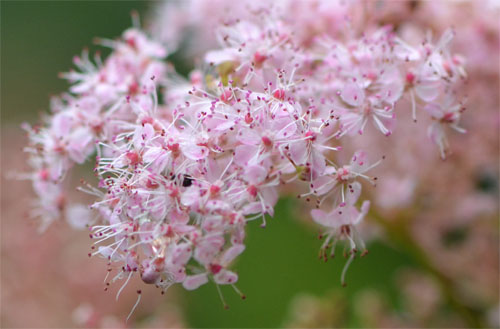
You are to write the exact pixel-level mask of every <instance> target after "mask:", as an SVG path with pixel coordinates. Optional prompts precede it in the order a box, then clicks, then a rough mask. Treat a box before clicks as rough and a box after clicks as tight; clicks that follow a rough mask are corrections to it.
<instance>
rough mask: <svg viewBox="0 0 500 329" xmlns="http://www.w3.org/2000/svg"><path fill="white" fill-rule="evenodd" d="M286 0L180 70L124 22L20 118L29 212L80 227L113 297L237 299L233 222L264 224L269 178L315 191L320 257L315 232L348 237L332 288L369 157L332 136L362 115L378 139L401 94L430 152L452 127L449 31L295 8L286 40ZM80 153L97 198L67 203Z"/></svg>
mask: <svg viewBox="0 0 500 329" xmlns="http://www.w3.org/2000/svg"><path fill="white" fill-rule="evenodd" d="M293 3H294V5H293V6H292V7H293V8H300V6H301V5H300V4H298V3H296V2H295V1H293ZM323 5H324V6H326V3H324V4H323ZM296 6H298V7H296ZM324 6H318V7H317V8H316V9H315V10H319V8H323V7H324ZM292 7H290V8H288V9H286V8H285V9H279V7H271V6H270V7H268V8H267V7H262V8H260V10H256V11H248V12H245V15H243V16H242V17H243V18H244V19H229V20H227V21H226V23H225V24H222V25H221V26H220V27H219V29H218V32H217V38H218V41H219V43H220V46H219V47H218V48H216V47H215V46H214V47H212V48H213V49H211V50H210V51H208V52H206V54H205V55H204V56H202V57H201V58H203V59H204V61H205V62H204V63H201V65H200V67H198V68H197V69H195V70H194V71H193V72H192V73H191V74H190V78H189V79H185V78H182V77H180V76H179V75H178V74H176V73H175V70H174V68H173V67H172V66H171V65H169V64H167V63H166V62H165V57H166V56H167V55H168V51H167V50H166V49H165V48H164V47H163V46H162V45H161V44H160V43H159V42H157V41H155V40H154V39H153V38H151V37H150V36H148V35H147V34H146V33H144V32H142V31H141V30H140V29H139V28H137V27H136V28H132V29H129V30H127V31H125V32H124V33H123V35H122V37H121V38H120V39H118V40H101V39H99V40H98V43H99V44H101V45H103V46H107V47H109V48H111V54H110V56H109V57H108V58H107V59H105V60H104V61H103V60H102V59H101V58H100V57H99V56H96V57H95V59H94V60H93V61H92V60H90V58H89V54H88V52H87V51H84V52H83V53H82V56H81V57H76V58H75V59H74V62H75V65H76V66H77V68H78V71H72V72H69V73H66V74H63V77H64V78H66V79H68V80H69V81H70V83H71V84H72V86H71V87H70V90H69V93H68V94H64V95H63V96H61V98H60V99H59V100H57V101H54V102H53V107H54V108H53V112H54V113H53V114H52V115H51V116H48V117H47V120H46V123H45V125H43V126H42V127H41V128H28V130H29V131H30V139H31V145H30V147H28V148H27V151H28V152H30V155H31V161H30V162H31V164H32V166H33V172H34V173H32V174H30V175H28V176H29V177H28V178H29V179H31V180H32V181H33V185H34V187H35V191H36V192H37V194H38V195H39V200H40V201H39V204H40V208H41V209H42V210H43V211H40V212H39V214H40V215H42V216H43V217H44V218H45V222H46V223H49V222H50V221H51V220H54V219H56V218H58V217H60V216H61V215H62V214H63V213H65V214H66V215H67V216H69V217H71V218H72V219H71V220H70V222H71V223H73V224H74V225H75V226H77V227H84V226H87V225H89V226H90V227H89V230H90V237H91V238H92V240H93V245H92V249H91V252H90V254H89V255H90V256H100V257H104V258H106V259H107V260H108V266H109V269H108V270H109V272H112V271H113V270H114V272H113V273H114V275H112V276H111V277H110V278H108V277H107V278H106V282H107V283H110V282H114V281H117V280H124V283H123V284H122V287H121V288H120V290H119V292H118V295H120V293H121V291H123V289H124V288H125V287H126V286H127V284H128V282H130V279H131V277H132V276H134V275H138V276H140V277H141V279H142V281H144V283H146V284H152V285H155V286H157V287H158V288H159V289H160V290H161V291H162V292H164V291H165V290H166V289H168V288H169V287H170V286H171V285H173V284H177V283H180V284H182V285H183V287H184V288H186V289H188V290H193V289H196V288H198V287H200V286H201V285H203V284H206V283H208V282H209V281H213V282H214V283H215V284H216V286H217V288H218V289H219V287H218V286H219V285H231V286H232V287H233V288H234V289H235V291H236V292H237V293H239V294H241V293H240V292H239V290H238V288H237V287H236V285H235V284H236V283H237V280H238V274H237V273H236V272H235V271H234V270H233V269H232V264H233V262H234V261H235V259H236V258H237V257H238V256H239V255H240V254H241V253H242V252H243V251H244V249H245V248H246V246H245V241H244V238H245V226H246V225H247V223H248V222H250V221H252V220H256V219H262V226H263V227H265V224H266V216H268V215H269V216H272V215H273V214H274V206H275V204H276V202H277V201H278V198H279V193H278V192H279V190H278V186H279V185H288V186H295V185H292V183H296V185H300V184H302V185H303V186H306V188H307V192H306V193H303V194H301V195H300V196H303V197H306V200H308V201H309V200H310V198H311V197H316V198H317V199H318V202H317V203H316V207H317V209H314V210H313V211H312V212H311V215H312V218H313V219H314V221H315V222H317V223H318V224H320V225H322V226H324V227H325V228H326V230H327V231H326V239H325V242H324V244H323V246H322V248H321V250H322V251H321V252H322V255H324V256H325V257H326V248H327V247H328V246H329V245H330V242H331V243H333V244H334V245H335V244H336V243H337V241H340V240H344V241H345V242H346V243H347V248H348V250H349V253H348V254H349V260H348V262H347V264H346V267H345V268H344V271H343V274H342V282H343V283H344V281H345V280H344V279H345V272H346V270H347V267H348V265H349V264H350V263H351V261H352V260H353V258H354V255H355V253H356V251H357V250H358V249H364V244H363V242H362V241H361V240H360V238H359V235H358V234H357V229H356V227H357V225H359V224H360V223H361V221H362V219H363V218H364V217H365V216H367V214H368V210H369V205H370V201H368V200H364V201H360V202H361V205H360V206H357V203H358V201H359V200H360V199H361V183H360V181H362V180H365V181H368V182H370V183H371V184H372V185H375V180H376V178H374V177H370V176H368V172H369V171H370V170H371V169H373V168H374V167H375V166H378V165H379V164H380V161H377V162H375V163H370V162H369V161H368V160H367V159H368V153H370V149H367V150H366V151H358V152H356V153H355V154H354V156H353V157H352V158H351V161H350V162H349V163H348V164H342V161H341V156H342V146H343V145H344V143H345V144H348V143H349V142H350V141H356V140H358V139H362V138H363V136H362V134H363V133H364V131H365V128H366V125H367V123H368V122H369V121H371V122H372V124H373V126H374V127H375V128H376V129H377V130H378V131H380V132H381V133H382V134H383V135H385V136H389V135H391V134H392V132H393V131H394V130H395V129H396V115H397V111H396V110H395V108H396V105H397V104H399V101H400V100H401V99H402V98H403V97H404V95H405V93H409V94H410V98H411V99H412V102H413V108H414V109H415V108H416V107H417V105H416V104H417V101H418V102H419V107H420V106H421V107H423V108H424V110H425V112H428V113H429V114H430V115H431V117H432V118H433V119H434V120H435V122H434V123H433V124H432V125H431V128H429V129H430V130H429V131H430V135H431V138H432V139H433V141H434V142H435V143H437V144H438V146H439V147H440V149H441V152H442V153H443V154H444V151H445V149H446V145H447V142H446V139H445V137H444V132H443V126H444V125H450V126H451V127H452V128H454V129H456V130H459V131H461V129H460V128H458V126H457V123H458V116H459V114H460V112H461V107H460V106H459V107H457V106H456V105H452V104H453V103H448V101H447V100H445V99H446V95H448V94H449V93H448V91H449V90H452V87H453V84H454V83H456V81H457V76H463V75H464V74H463V60H461V59H460V57H455V55H454V54H452V53H451V52H450V51H449V44H450V42H451V38H452V36H453V33H452V32H446V33H445V34H444V35H443V37H442V38H441V39H440V40H439V41H438V42H437V44H436V45H433V44H432V42H431V41H432V40H430V38H427V39H426V42H424V44H423V45H422V46H421V47H420V48H414V47H412V46H410V45H409V44H408V43H405V42H404V41H402V40H401V39H399V38H397V37H396V36H395V33H394V32H393V30H392V28H390V27H388V26H385V27H382V28H379V29H374V30H371V29H370V30H367V32H366V33H365V34H363V35H356V33H353V31H351V30H350V28H349V26H350V25H349V23H348V21H347V20H342V21H341V22H343V23H342V24H344V25H345V26H344V30H345V31H344V32H343V33H341V31H342V27H341V26H337V25H335V24H333V25H335V26H330V25H328V26H325V27H324V28H320V26H317V25H316V24H315V22H314V21H311V19H312V17H311V16H309V15H308V17H307V19H306V20H307V24H308V25H310V26H314V27H315V28H314V29H312V30H311V31H303V32H301V33H299V34H300V36H297V34H296V33H295V32H296V27H297V24H296V22H294V21H293V20H290V19H289V18H287V16H286V15H282V12H280V10H285V13H286V10H296V9H293V8H292ZM326 7H328V6H326ZM344 9H346V8H344ZM183 10H186V8H184V9H183ZM317 15H318V16H319V17H320V18H321V19H322V20H321V21H324V22H328V19H326V18H325V17H330V16H328V15H327V16H324V15H326V14H325V13H323V12H321V10H319V11H318V12H317ZM334 16H335V15H334ZM342 24H340V23H339V25H342ZM172 37H173V36H169V37H168V38H172ZM174 39H175V38H173V39H172V40H170V44H175V43H176V42H174ZM435 84H436V86H435ZM437 85H438V86H437ZM434 87H436V88H434ZM441 101H443V102H444V103H441ZM93 154H95V167H94V173H95V175H96V176H97V180H98V183H97V184H96V185H97V187H92V186H91V185H90V184H83V185H84V186H83V187H81V188H80V189H81V190H83V191H85V192H87V193H89V194H91V195H93V196H94V197H95V198H96V200H95V202H94V203H93V204H92V205H91V209H94V210H89V209H87V208H83V207H82V206H76V205H75V206H69V207H68V205H67V204H66V200H65V194H64V190H63V188H62V186H63V185H62V184H63V179H64V178H65V176H66V175H67V174H68V172H69V171H70V169H71V168H72V167H73V166H74V165H76V164H82V163H84V162H85V161H87V160H88V159H89V158H91V156H92V155H93ZM327 199H329V200H331V201H332V202H328V203H327V202H324V201H325V200H327ZM326 204H329V207H331V210H328V211H327V210H324V209H323V208H324V206H325V205H326ZM93 213H97V214H99V216H98V217H97V218H94V217H92V214H93ZM76 217H78V218H76ZM249 225H251V224H249ZM333 252H334V247H332V255H333ZM108 279H109V280H108ZM219 292H220V290H219ZM139 299H140V294H139V297H138V300H139ZM221 299H222V300H223V297H222V295H221Z"/></svg>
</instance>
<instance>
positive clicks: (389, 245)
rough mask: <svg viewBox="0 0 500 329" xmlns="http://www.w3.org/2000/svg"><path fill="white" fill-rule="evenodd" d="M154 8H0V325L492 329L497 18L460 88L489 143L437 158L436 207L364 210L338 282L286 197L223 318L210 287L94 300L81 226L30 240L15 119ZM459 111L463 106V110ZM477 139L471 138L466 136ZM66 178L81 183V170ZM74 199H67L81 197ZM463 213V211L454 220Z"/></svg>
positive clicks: (253, 228)
mask: <svg viewBox="0 0 500 329" xmlns="http://www.w3.org/2000/svg"><path fill="white" fill-rule="evenodd" d="M304 1H305V0H304ZM375 2H377V1H373V3H375ZM412 2H413V1H412ZM398 3H403V4H404V3H406V2H405V1H400V2H398ZM409 3H410V2H408V4H409ZM157 4H158V3H157V2H146V1H104V2H100V1H33V2H31V1H2V2H1V3H0V6H1V138H2V140H1V147H2V149H1V165H2V177H1V180H2V185H1V189H2V197H1V207H2V209H1V211H2V218H1V219H2V221H1V226H2V227H1V228H2V230H1V238H2V239H1V284H2V286H1V288H2V289H1V318H0V320H1V326H2V327H175V328H178V327H247V328H252V327H266V328H274V327H498V326H499V319H498V317H499V304H498V303H499V300H498V290H499V283H498V280H499V263H498V262H499V259H498V257H499V244H498V241H499V240H498V236H499V226H498V178H499V175H498V168H499V167H498V93H496V94H494V93H493V92H494V90H495V86H496V90H497V92H498V23H497V27H496V30H495V29H493V32H492V34H491V36H490V38H492V40H493V41H491V40H490V42H491V43H492V44H493V51H492V52H490V53H487V54H483V55H484V56H486V58H487V59H488V60H489V61H490V62H489V63H491V65H493V67H489V68H486V69H483V70H480V69H477V68H475V70H476V71H477V72H479V73H477V74H476V75H474V73H473V74H472V76H471V79H473V78H477V79H482V80H484V81H483V83H484V85H487V86H488V88H489V89H487V92H485V93H483V94H477V93H476V89H480V87H481V84H480V83H477V85H478V86H476V85H473V86H472V87H471V90H472V93H473V94H474V93H476V94H475V95H476V97H478V98H479V97H483V98H484V97H486V98H489V103H486V101H484V100H483V101H484V103H481V105H480V106H479V107H481V108H483V110H482V112H481V111H479V114H477V113H476V114H474V113H473V114H472V115H471V117H470V118H469V119H467V118H466V119H465V120H466V122H467V120H469V121H468V122H472V123H471V124H470V125H471V126H473V124H475V125H476V126H474V127H477V126H481V124H482V123H481V120H479V123H478V122H477V121H478V120H476V119H474V117H475V116H478V115H483V116H484V117H483V120H485V121H488V122H489V123H490V124H489V125H488V123H485V125H484V127H485V129H487V131H486V132H485V131H482V132H480V133H477V134H476V135H475V136H476V137H470V138H472V139H473V142H474V143H480V144H484V143H486V144H487V147H483V148H482V149H481V150H479V151H476V154H469V156H472V157H474V156H475V157H481V159H482V160H481V161H480V163H479V164H476V163H473V164H472V165H464V164H463V162H464V161H465V160H463V159H461V161H462V162H460V163H459V164H458V165H454V164H453V163H447V164H446V166H445V168H447V169H446V170H442V171H439V175H440V176H441V178H442V176H446V177H448V178H442V179H441V180H439V179H435V180H431V182H429V184H436V185H437V188H436V189H435V190H436V191H435V193H437V194H434V195H433V194H431V195H430V196H429V195H428V194H427V197H428V198H433V199H435V200H441V199H442V198H443V197H442V196H443V195H448V198H447V200H446V201H447V202H448V203H441V207H442V208H444V209H442V210H441V212H436V211H434V212H432V211H430V210H429V207H427V208H425V206H423V205H422V203H416V204H413V205H412V206H411V207H406V208H405V209H402V210H398V211H391V212H388V213H384V212H383V211H381V212H380V213H379V214H378V217H377V215H374V214H372V217H371V218H369V219H368V220H367V221H368V223H367V226H368V231H369V232H368V233H367V235H368V236H369V237H371V238H369V239H368V241H369V243H368V249H369V251H370V253H369V255H368V256H366V257H364V258H362V259H356V260H355V261H354V262H353V264H352V265H351V267H350V269H349V272H348V277H347V283H348V284H347V287H342V286H341V285H340V273H341V270H342V267H343V265H344V262H345V260H344V259H343V258H342V257H338V258H336V259H331V260H329V261H328V262H327V263H324V262H322V261H319V260H318V258H317V255H318V250H319V247H320V244H321V242H320V241H319V240H318V228H317V227H316V226H314V225H312V223H309V220H307V219H306V218H308V216H307V215H306V214H307V212H306V210H305V209H304V207H303V205H302V204H301V203H300V202H298V201H297V200H296V199H294V198H291V197H290V198H284V199H283V200H281V201H280V202H279V204H278V206H277V209H276V216H275V217H274V218H273V219H271V220H270V222H269V224H268V226H267V228H266V229H264V230H263V229H261V228H260V227H259V225H258V224H255V225H254V224H250V225H248V230H249V231H248V237H247V240H246V242H247V250H246V251H245V253H243V255H242V256H241V257H240V258H239V260H238V262H237V264H236V266H235V268H236V269H237V270H238V272H239V275H240V280H239V283H238V286H239V288H240V289H241V290H242V291H243V292H244V293H245V294H246V296H247V299H246V300H241V299H240V298H239V296H238V295H236V294H234V292H233V291H232V289H231V288H227V289H225V287H222V290H223V293H224V295H225V297H226V300H227V302H228V304H229V305H230V308H229V309H228V310H225V309H224V308H223V307H222V303H221V302H220V301H219V298H218V295H217V291H216V288H215V286H213V285H205V286H203V287H201V288H200V289H198V290H196V291H193V292H186V291H183V290H182V289H177V288H176V287H174V288H172V289H171V290H170V291H169V292H168V293H167V294H166V295H165V296H161V295H160V294H159V293H158V291H157V290H155V289H144V286H143V285H142V284H141V283H140V282H134V283H132V284H130V285H129V286H128V287H127V289H126V293H125V294H123V295H122V296H121V297H120V299H119V300H118V301H115V295H116V290H117V288H119V284H118V287H111V288H110V289H109V291H104V288H105V287H104V285H103V281H104V276H105V271H106V266H105V263H104V262H100V261H96V260H95V259H89V258H88V257H87V252H88V250H89V245H90V240H89V238H88V235H87V234H86V232H85V231H82V232H78V231H74V230H72V229H70V228H69V227H68V225H67V223H65V222H62V221H61V222H57V223H55V224H54V225H52V226H51V227H50V228H49V230H48V231H47V232H46V233H44V234H42V235H40V234H38V233H37V227H36V224H35V223H34V222H32V221H31V220H30V219H29V205H30V202H31V201H30V200H31V198H32V197H33V195H32V193H31V189H30V184H29V182H27V181H19V180H15V179H12V177H13V176H15V173H16V172H22V171H23V170H26V164H25V159H24V156H23V154H22V148H23V145H24V143H25V142H26V139H25V136H24V134H23V131H22V130H21V129H20V124H21V123H22V122H23V121H29V122H36V121H37V119H38V117H39V114H40V113H41V112H44V111H48V108H49V96H50V95H52V94H58V93H60V92H62V91H64V90H66V89H67V83H66V82H65V81H63V80H60V79H59V78H58V76H57V73H58V72H64V71H67V70H68V69H69V68H71V66H72V63H71V60H72V57H73V56H74V55H75V54H79V53H80V52H81V50H82V48H83V47H85V46H87V47H89V49H90V50H91V51H95V50H96V49H98V47H96V46H94V45H93V43H92V40H93V38H94V37H97V36H99V37H105V38H114V37H116V36H119V35H120V34H121V32H122V31H123V30H124V29H126V28H127V27H129V26H130V25H131V18H130V13H131V11H132V10H137V11H138V12H139V13H140V15H141V18H142V19H144V18H145V17H147V16H148V15H150V13H151V11H154V9H153V8H154V6H156V5H157ZM408 6H409V7H410V5H408ZM411 6H413V5H411ZM416 15H417V16H418V14H416ZM421 15H423V14H421ZM387 19H391V18H390V17H389V18H387ZM416 19H419V18H418V17H417V18H416ZM495 33H496V34H495ZM469 37H470V36H469ZM495 38H496V41H495ZM495 44H496V46H497V48H496V51H495ZM478 51H479V50H478ZM103 52H104V53H105V51H103ZM171 60H172V61H173V62H174V64H175V65H176V66H178V67H181V68H182V69H181V72H186V68H189V67H190V66H192V65H193V64H192V59H190V60H189V61H183V57H182V54H180V53H177V54H174V55H173V57H172V58H171ZM488 70H489V73H488V72H487V73H485V71H488ZM471 84H473V82H471ZM471 98H472V100H474V95H473V97H471ZM470 108H471V109H470V110H471V112H472V111H474V105H473V104H471V105H470ZM486 115H489V116H486ZM474 120H475V121H474ZM491 121H493V124H491ZM495 122H496V123H495ZM475 133H476V132H475V131H470V133H469V136H470V135H472V136H474V134H475ZM460 138H461V139H460ZM460 138H456V142H457V143H458V144H459V145H458V146H457V147H461V145H462V144H461V143H467V142H466V141H464V140H465V139H467V138H468V136H465V137H460ZM453 142H454V141H452V144H453ZM469 143H472V142H470V141H469ZM468 145H469V146H470V144H468ZM476 145H477V144H476ZM463 147H464V148H465V147H466V146H465V145H463ZM467 147H468V146H467ZM477 152H479V154H477ZM486 152H488V153H489V154H487V155H485V154H483V153H486ZM436 157H437V154H436ZM459 160H460V158H459ZM452 161H453V159H452ZM465 162H467V161H465ZM437 163H439V162H437ZM454 166H465V167H467V168H468V171H466V172H464V171H462V174H460V171H458V172H457V170H456V169H453V168H454ZM471 166H472V167H471ZM78 174H79V175H80V176H82V177H84V176H85V175H86V173H85V171H84V170H82V171H81V172H80V173H78ZM78 174H77V175H76V176H78ZM447 175H448V176H447ZM78 178H79V177H76V179H78ZM460 180H466V181H467V182H468V187H469V189H468V190H467V192H466V193H464V194H456V193H452V192H451V191H452V190H453V189H455V187H456V186H459V185H460V184H458V183H457V181H460ZM455 183H457V185H455ZM469 185H470V186H472V189H473V190H474V192H473V193H474V197H476V196H477V195H479V197H478V198H479V199H477V200H479V201H477V200H476V199H474V200H476V203H475V205H476V207H479V208H480V209H479V211H477V209H475V211H472V210H470V207H468V208H467V207H465V206H464V208H463V209H464V210H463V211H462V214H461V215H463V216H462V217H466V219H463V218H461V216H460V214H459V215H457V211H455V210H456V209H455V210H454V211H453V212H452V211H447V210H449V209H452V208H453V207H455V206H456V205H459V204H465V203H466V202H473V201H470V198H469V197H470V195H471V192H470V186H469ZM460 186H461V185H460ZM74 193H75V195H74V197H75V198H85V197H86V196H85V195H83V194H79V192H77V191H75V192H74ZM450 195H451V200H450ZM477 202H479V206H477ZM408 209H411V211H409V210H408ZM426 209H427V212H425V211H424V210H426ZM430 209H431V210H432V207H430ZM466 211H469V212H470V213H467V214H463V212H466ZM445 217H446V218H445ZM443 218H445V220H443ZM416 221H418V223H415V222H416ZM419 223H420V225H419ZM422 223H424V224H425V225H421V224H422ZM139 288H142V289H143V290H144V292H143V296H142V301H141V303H140V304H139V307H138V308H137V310H136V311H135V313H134V315H133V316H132V318H131V320H130V321H129V322H128V323H126V322H125V318H126V316H127V314H128V312H129V311H130V309H131V308H132V306H133V304H134V303H135V300H136V293H135V290H136V289H139Z"/></svg>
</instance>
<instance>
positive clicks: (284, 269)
mask: <svg viewBox="0 0 500 329" xmlns="http://www.w3.org/2000/svg"><path fill="white" fill-rule="evenodd" d="M151 4H152V3H150V2H145V1H102V2H101V1H67V2H63V1H57V2H56V1H33V2H31V1H1V110H2V111H1V119H2V126H3V127H6V126H8V125H10V126H12V125H14V126H18V125H19V124H20V123H21V122H22V121H24V120H27V121H30V122H35V121H36V120H37V117H38V113H39V112H41V111H47V109H48V105H49V96H50V95H52V94H58V93H60V92H62V91H65V90H66V89H67V83H66V82H65V81H63V80H60V79H59V78H58V77H57V73H58V72H64V71H66V70H68V69H70V68H71V67H72V63H71V60H72V57H73V56H74V55H75V54H79V53H80V52H81V50H82V48H83V47H85V46H88V47H89V48H90V49H91V50H96V49H97V47H95V46H94V45H93V44H92V40H93V38H94V37H97V36H98V37H105V38H114V37H117V36H119V35H120V34H121V32H122V31H123V30H124V29H126V28H127V27H129V26H130V25H131V18H130V12H131V10H132V9H136V10H138V11H139V12H140V14H141V18H142V19H144V16H145V15H146V14H147V12H148V10H149V7H150V5H151ZM177 58H178V56H177ZM174 64H175V63H174ZM184 64H185V63H184ZM2 134H3V133H2ZM298 207H299V205H297V203H296V202H295V200H293V199H284V200H282V201H280V202H279V204H278V207H277V209H276V216H275V218H273V219H270V220H269V222H268V225H267V228H266V229H261V228H260V226H259V224H260V223H257V222H254V223H250V224H249V225H248V226H249V227H248V238H247V240H246V243H247V250H246V251H245V252H244V254H243V255H242V256H241V257H240V259H239V260H238V262H237V264H235V268H236V270H237V271H238V272H239V274H240V279H239V282H238V287H239V288H240V289H241V290H242V291H243V292H244V293H245V294H246V296H247V299H246V300H241V299H240V298H239V296H238V295H237V294H236V293H235V292H234V291H233V290H232V288H231V287H222V291H223V293H224V296H225V298H226V301H227V302H228V304H229V306H230V308H229V309H228V310H225V309H224V308H223V307H222V303H221V302H220V301H219V297H218V295H217V291H216V288H215V286H214V285H211V284H207V285H205V286H203V287H201V288H200V289H198V290H196V291H194V292H183V295H182V297H181V300H180V303H181V305H182V306H183V310H184V315H185V319H186V321H187V324H188V325H189V326H192V327H268V328H272V327H280V326H283V325H284V323H285V322H284V321H286V318H287V314H288V313H289V308H290V303H291V301H292V299H293V298H294V296H296V295H297V294H301V293H309V294H312V295H317V296H326V295H332V294H333V295H334V296H337V297H335V298H336V299H335V300H336V302H335V304H334V307H335V308H336V309H338V310H340V311H342V312H341V313H342V314H340V315H339V318H338V319H337V320H335V322H337V324H338V326H348V327H359V326H364V325H366V322H365V319H363V318H362V316H361V314H359V312H357V311H356V310H357V308H356V307H355V303H356V300H357V298H356V297H357V296H359V294H360V292H361V291H364V290H365V289H366V288H369V289H370V290H376V291H378V292H379V293H380V294H381V295H382V296H383V298H384V299H385V300H386V301H387V303H388V305H389V307H390V308H391V309H392V310H397V309H398V308H399V307H400V304H401V300H400V295H399V293H398V289H399V288H398V287H397V285H396V283H395V276H396V274H397V273H398V271H399V270H400V269H401V268H404V267H412V266H414V263H413V258H412V257H410V255H408V254H405V253H403V252H402V251H401V250H400V248H392V247H391V246H389V245H387V244H383V243H380V242H377V243H371V244H369V246H368V249H369V250H370V254H369V255H368V256H367V257H364V258H362V259H359V258H357V259H356V260H355V261H354V262H353V264H352V266H351V267H350V269H349V271H348V275H347V282H348V285H347V287H345V288H342V287H341V285H340V273H341V271H342V268H343V266H344V263H345V259H343V258H342V257H341V256H339V257H337V258H336V259H332V260H329V261H328V262H327V263H324V262H322V261H319V260H318V257H317V255H318V251H319V247H320V245H321V242H320V241H319V240H318V238H317V233H318V232H317V231H316V229H315V228H314V227H313V226H309V225H307V224H306V223H303V222H302V221H300V220H299V219H298V218H297V216H298V215H297V214H300V211H298V209H299V208H298ZM338 251H339V252H338V254H340V253H341V250H338ZM75 257H83V256H82V254H78V255H75ZM103 271H104V266H103ZM96 284H99V283H96ZM33 298H36V296H33ZM102 298H108V299H109V302H110V303H113V302H115V301H114V296H113V295H110V294H103V297H102ZM146 298H147V297H146ZM55 316H56V315H55ZM123 316H126V315H123Z"/></svg>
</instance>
